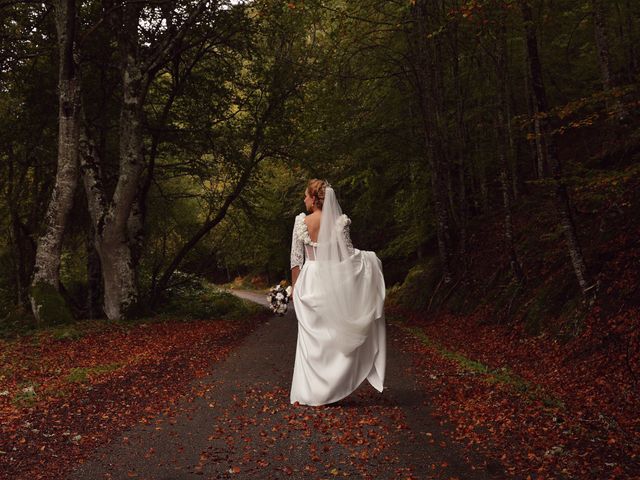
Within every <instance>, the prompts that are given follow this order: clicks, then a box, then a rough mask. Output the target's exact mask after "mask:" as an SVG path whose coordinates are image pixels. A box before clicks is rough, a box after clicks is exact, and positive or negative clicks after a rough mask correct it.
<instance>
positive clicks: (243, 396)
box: [69, 292, 490, 480]
mask: <svg viewBox="0 0 640 480" xmlns="http://www.w3.org/2000/svg"><path fill="white" fill-rule="evenodd" d="M234 293H236V294H237V295H239V296H242V297H243V298H246V299H249V300H253V301H258V302H260V303H263V304H264V303H266V301H265V300H264V296H263V295H262V294H256V293H254V292H234ZM389 333H390V335H389V336H388V357H387V375H386V377H387V378H386V384H385V390H384V392H383V393H379V392H377V391H376V390H374V389H373V388H372V387H371V386H370V385H369V384H368V383H367V382H366V381H365V383H364V384H363V385H361V387H360V388H359V389H358V390H357V391H356V392H354V394H352V395H351V396H350V397H348V398H347V399H345V400H342V401H340V402H337V403H335V404H333V405H329V406H323V407H305V406H293V405H291V404H290V403H289V386H290V382H291V376H292V371H293V360H294V355H295V345H296V335H297V324H296V319H295V315H294V313H293V311H290V312H289V313H288V314H287V315H286V316H284V317H273V319H271V320H270V321H269V322H267V323H265V324H263V325H261V326H260V327H259V328H258V329H256V330H255V331H254V332H253V333H252V334H250V335H249V336H248V337H247V338H246V339H245V340H244V342H243V343H242V344H241V345H240V346H239V347H238V348H237V349H236V350H235V351H234V352H232V353H231V354H230V355H229V357H227V358H226V359H225V360H224V361H223V362H221V363H219V364H215V365H213V367H212V369H211V374H210V375H209V376H207V377H204V378H200V379H197V380H195V381H194V388H195V391H196V392H198V393H197V394H196V395H194V396H193V398H187V399H184V400H182V401H180V402H179V403H178V404H177V405H174V406H171V407H167V409H166V411H165V413H164V414H163V415H161V416H159V417H157V418H156V420H155V422H153V421H152V422H150V423H148V424H140V425H139V426H136V427H134V428H133V429H131V430H129V431H126V432H124V433H123V434H122V435H121V436H120V437H119V438H115V439H113V441H112V442H111V443H110V444H109V445H105V446H104V447H102V448H100V449H99V450H98V451H96V452H95V453H94V454H93V456H92V457H91V458H90V460H89V461H87V462H86V463H85V464H84V465H81V466H80V467H79V468H78V469H77V470H75V471H74V472H73V473H72V474H71V475H70V477H69V479H86V480H89V479H91V480H94V479H102V478H110V479H128V478H147V479H153V480H178V479H199V478H211V479H218V478H234V479H249V478H251V479H254V478H255V479H281V478H313V479H324V478H340V477H342V478H344V477H351V478H375V479H396V478H398V479H427V478H443V479H453V478H458V479H464V480H474V479H487V478H490V477H489V476H488V474H487V473H486V472H485V471H483V470H482V469H480V468H475V469H474V468H473V467H471V466H470V464H469V463H468V462H471V463H475V464H476V465H478V464H481V463H483V462H482V459H479V458H477V457H475V456H474V455H473V454H470V453H469V452H464V451H462V450H460V449H459V448H458V447H457V446H455V445H454V444H453V443H452V442H451V441H450V440H449V438H448V437H446V436H444V435H443V434H442V430H443V426H442V425H440V424H439V423H438V422H437V421H435V420H434V419H433V418H432V417H431V415H430V413H429V406H428V405H429V402H428V401H427V400H428V399H425V398H424V397H423V395H422V394H421V393H420V391H419V390H418V388H417V386H416V384H415V383H414V381H413V379H412V378H411V377H410V376H408V375H407V374H406V373H405V372H406V371H407V370H408V369H409V367H410V362H411V359H410V358H409V357H408V355H407V354H405V353H403V352H402V351H401V350H400V349H399V348H397V346H396V343H397V341H396V340H394V335H393V329H392V328H389ZM469 455H471V456H472V457H473V459H472V460H467V461H465V460H463V458H465V457H468V456H469Z"/></svg>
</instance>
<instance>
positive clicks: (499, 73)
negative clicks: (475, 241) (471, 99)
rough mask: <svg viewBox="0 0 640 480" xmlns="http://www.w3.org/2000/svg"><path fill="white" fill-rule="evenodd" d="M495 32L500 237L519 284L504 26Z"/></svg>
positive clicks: (520, 279)
mask: <svg viewBox="0 0 640 480" xmlns="http://www.w3.org/2000/svg"><path fill="white" fill-rule="evenodd" d="M498 29H499V30H498V32H497V35H496V41H497V43H498V46H497V54H496V79H497V90H498V102H497V103H498V108H497V110H496V113H497V115H496V120H497V125H496V127H497V128H496V132H497V137H498V138H497V140H498V141H497V145H498V156H499V158H500V169H501V172H500V184H501V186H502V206H503V208H504V238H505V243H506V245H505V247H506V250H507V252H508V255H509V264H510V265H511V273H512V274H513V277H514V278H515V279H516V280H517V281H518V282H519V283H520V282H522V280H523V278H524V276H523V273H522V267H521V265H520V261H519V260H518V256H517V254H516V248H515V243H514V234H513V213H512V206H511V188H510V184H511V182H510V181H509V177H510V168H509V157H508V152H509V150H510V145H509V141H508V136H507V132H508V129H509V126H508V125H507V122H508V120H507V118H508V115H509V107H508V102H509V99H508V90H507V88H508V86H507V80H508V74H507V68H508V62H507V53H508V52H507V38H506V27H505V26H504V24H502V25H500V26H499V27H498Z"/></svg>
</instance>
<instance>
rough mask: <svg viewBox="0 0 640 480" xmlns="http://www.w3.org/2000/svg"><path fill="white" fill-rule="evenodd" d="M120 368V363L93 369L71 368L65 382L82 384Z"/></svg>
mask: <svg viewBox="0 0 640 480" xmlns="http://www.w3.org/2000/svg"><path fill="white" fill-rule="evenodd" d="M121 366H122V364H121V363H118V362H115V363H108V364H106V365H96V366H94V367H76V368H72V369H71V371H70V372H69V374H68V375H67V376H66V378H65V380H66V381H67V382H69V383H83V382H86V381H88V380H89V379H90V378H91V377H97V376H100V375H104V374H105V373H109V372H113V371H114V370H117V369H118V368H120V367H121Z"/></svg>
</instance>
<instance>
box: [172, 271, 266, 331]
mask: <svg viewBox="0 0 640 480" xmlns="http://www.w3.org/2000/svg"><path fill="white" fill-rule="evenodd" d="M177 277H178V282H177V284H176V285H175V286H174V287H172V288H170V289H169V290H168V291H167V296H168V298H167V302H166V304H165V305H163V306H162V315H163V316H168V317H180V318H192V319H203V320H204V319H216V318H231V319H242V318H246V317H248V316H250V315H252V314H254V313H256V312H258V311H260V307H257V306H255V305H254V304H252V303H249V302H246V301H244V300H242V299H240V298H238V297H236V296H235V295H233V294H231V293H229V292H226V291H224V290H221V289H220V288H218V287H216V286H214V285H212V284H210V283H208V282H207V281H206V280H204V279H202V278H199V277H197V276H195V275H189V274H184V273H180V274H178V275H177ZM174 281H175V279H174Z"/></svg>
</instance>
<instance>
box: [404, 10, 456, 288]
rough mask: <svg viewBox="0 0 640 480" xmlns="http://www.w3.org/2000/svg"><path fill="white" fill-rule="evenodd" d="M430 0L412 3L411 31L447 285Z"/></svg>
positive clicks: (442, 164) (448, 263)
mask: <svg viewBox="0 0 640 480" xmlns="http://www.w3.org/2000/svg"><path fill="white" fill-rule="evenodd" d="M429 6H430V5H429V0H422V1H418V2H416V3H415V6H414V13H415V20H416V22H415V26H416V30H415V32H414V38H413V41H414V50H415V52H414V54H415V60H416V65H415V70H416V72H415V77H416V96H417V98H418V104H419V107H420V113H421V120H422V127H423V135H424V146H425V158H426V160H427V164H428V165H429V167H430V176H431V191H432V195H433V204H434V210H435V215H436V232H437V239H438V252H439V254H440V261H441V264H442V273H443V278H444V282H445V283H450V282H451V280H452V278H453V275H452V273H451V258H450V257H451V256H450V252H449V244H450V240H449V236H450V232H449V220H450V219H449V212H448V206H447V198H448V194H447V183H446V182H447V178H446V175H447V171H446V166H447V165H446V163H445V159H444V149H443V148H441V142H442V138H441V135H442V134H443V131H442V128H441V126H442V125H441V124H442V119H441V114H442V110H441V108H440V107H441V105H440V103H441V100H442V99H441V98H440V96H441V95H443V94H444V92H443V91H442V89H441V88H439V87H440V85H439V84H440V72H439V71H438V69H439V68H441V65H438V60H439V48H440V47H439V46H438V45H436V46H435V47H434V48H433V51H431V50H429V46H428V45H427V33H428V25H427V22H428V17H427V12H428V8H429Z"/></svg>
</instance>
